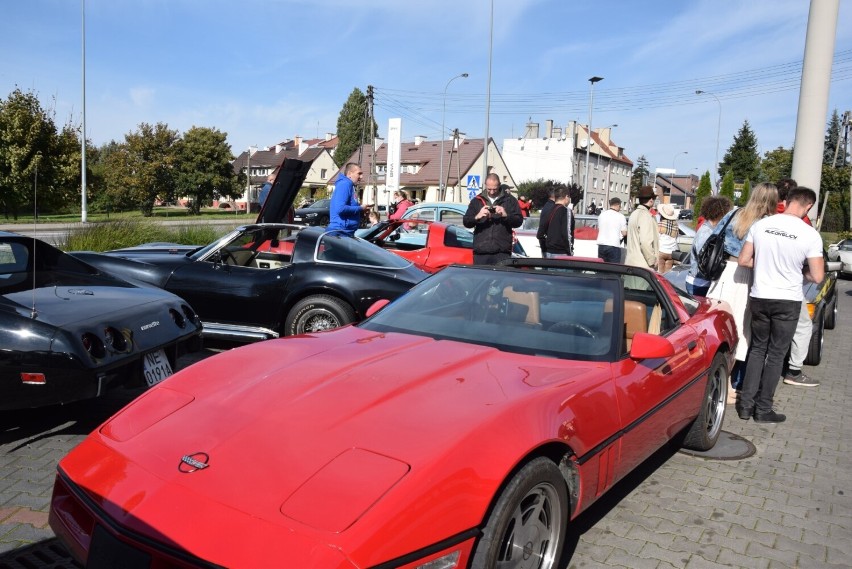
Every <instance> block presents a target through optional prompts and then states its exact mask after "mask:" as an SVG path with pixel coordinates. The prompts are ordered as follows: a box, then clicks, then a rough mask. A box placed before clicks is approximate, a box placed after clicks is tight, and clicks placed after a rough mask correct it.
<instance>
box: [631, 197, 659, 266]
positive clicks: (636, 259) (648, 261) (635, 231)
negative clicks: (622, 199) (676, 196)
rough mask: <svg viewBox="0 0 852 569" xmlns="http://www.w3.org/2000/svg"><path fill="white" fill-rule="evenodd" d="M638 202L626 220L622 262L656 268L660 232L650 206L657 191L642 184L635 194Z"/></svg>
mask: <svg viewBox="0 0 852 569" xmlns="http://www.w3.org/2000/svg"><path fill="white" fill-rule="evenodd" d="M637 199H638V202H639V203H638V204H637V206H636V209H634V210H633V213H631V214H630V218H629V219H628V220H627V257H626V258H625V259H624V263H625V264H627V265H633V266H634V267H644V268H646V269H652V270H653V269H656V268H657V253H659V251H660V234H659V232H658V230H657V220H656V219H655V218H654V217H653V216H652V215H651V212H650V210H651V208H652V207H653V205H654V201H655V200H656V199H657V193H656V192H655V191H654V188H653V187H651V186H642V187H641V188H639V192H638V195H637Z"/></svg>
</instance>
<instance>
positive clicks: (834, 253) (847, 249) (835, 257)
mask: <svg viewBox="0 0 852 569" xmlns="http://www.w3.org/2000/svg"><path fill="white" fill-rule="evenodd" d="M828 259H829V260H830V261H839V262H840V263H841V267H840V274H841V275H843V276H852V239H844V240H843V241H840V242H839V243H835V244H834V245H829V246H828Z"/></svg>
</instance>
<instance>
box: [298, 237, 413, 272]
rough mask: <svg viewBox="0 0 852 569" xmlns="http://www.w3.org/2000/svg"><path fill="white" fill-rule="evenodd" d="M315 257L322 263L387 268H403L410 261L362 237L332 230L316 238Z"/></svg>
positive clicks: (408, 264)
mask: <svg viewBox="0 0 852 569" xmlns="http://www.w3.org/2000/svg"><path fill="white" fill-rule="evenodd" d="M315 259H316V260H317V261H319V262H324V263H346V264H351V265H366V266H370V267H384V268H388V269H404V268H406V267H409V266H411V262H410V261H408V260H407V259H404V258H403V257H400V256H399V255H395V254H393V253H391V252H389V251H385V250H384V249H382V248H381V247H376V246H375V245H373V244H372V243H369V242H367V241H364V240H363V239H359V238H357V237H350V236H348V235H341V234H339V233H334V232H331V233H324V234H323V235H322V236H321V237H320V238H319V239H318V240H317V248H316V252H315Z"/></svg>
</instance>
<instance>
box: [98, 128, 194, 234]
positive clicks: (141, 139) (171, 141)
mask: <svg viewBox="0 0 852 569" xmlns="http://www.w3.org/2000/svg"><path fill="white" fill-rule="evenodd" d="M177 141H178V132H177V131H175V130H171V129H169V128H168V126H167V125H165V124H163V123H157V124H156V125H154V126H151V125H150V124H148V123H142V124H140V125H139V128H138V129H137V131H136V132H130V133H127V134H126V135H124V144H123V145H121V146H120V147H119V149H118V150H117V151H116V152H114V153H113V154H110V155H109V157H108V159H107V160H108V165H107V170H106V172H105V175H106V191H107V192H108V193H109V194H110V199H111V201H112V202H113V203H116V204H122V205H125V204H133V205H134V207H138V208H139V209H140V210H141V211H142V215H144V216H146V217H149V216H150V215H151V213H152V212H153V210H154V202H155V201H156V200H157V199H160V200H163V201H170V200H172V199H174V163H175V152H174V150H175V148H174V147H175V144H176V143H177Z"/></svg>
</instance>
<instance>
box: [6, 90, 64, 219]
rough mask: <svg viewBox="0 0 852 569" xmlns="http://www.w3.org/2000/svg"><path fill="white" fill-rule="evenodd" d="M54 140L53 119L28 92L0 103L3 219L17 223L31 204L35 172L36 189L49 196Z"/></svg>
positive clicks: (11, 95) (13, 95)
mask: <svg viewBox="0 0 852 569" xmlns="http://www.w3.org/2000/svg"><path fill="white" fill-rule="evenodd" d="M55 137H56V125H55V124H54V122H53V117H52V116H51V115H50V114H49V113H48V112H46V111H45V110H44V109H42V107H41V103H39V100H38V97H36V95H35V93H33V92H32V91H29V92H26V93H24V92H23V91H21V90H20V89H15V90H14V91H12V93H10V94H9V97H8V98H7V99H5V100H3V101H0V207H2V208H3V214H4V215H5V217H6V218H7V219H8V217H9V216H10V215H11V216H12V217H14V218H15V219H17V217H18V213H19V211H20V209H21V207H22V206H25V205H27V204H32V203H33V199H34V198H33V186H34V182H35V173H36V171H38V176H39V187H40V188H41V187H44V189H45V190H47V192H46V194H48V195H49V189H50V188H51V186H52V176H51V169H50V156H51V151H52V146H53V140H54V138H55ZM42 181H44V182H45V183H42ZM39 193H40V194H41V189H40V190H39ZM45 197H47V196H45Z"/></svg>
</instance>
